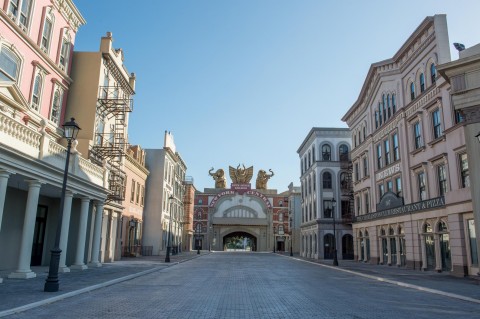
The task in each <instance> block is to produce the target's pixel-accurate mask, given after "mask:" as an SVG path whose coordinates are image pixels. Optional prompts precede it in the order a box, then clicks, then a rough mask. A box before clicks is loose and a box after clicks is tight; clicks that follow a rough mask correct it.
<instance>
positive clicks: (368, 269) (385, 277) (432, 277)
mask: <svg viewBox="0 0 480 319" xmlns="http://www.w3.org/2000/svg"><path fill="white" fill-rule="evenodd" d="M283 256H286V257H289V258H294V259H297V260H300V261H303V262H310V263H315V264H319V265H321V266H323V267H328V268H331V269H338V270H340V271H344V272H348V273H352V274H355V275H359V276H362V277H367V278H370V279H372V280H379V281H384V282H388V283H391V284H393V285H398V286H402V287H407V288H411V289H416V290H422V291H427V292H430V293H435V294H439V295H443V296H448V297H452V298H456V299H462V300H466V301H471V302H475V303H479V304H480V277H464V278H463V277H455V276H453V275H450V274H449V273H448V272H441V273H437V272H435V271H421V270H419V269H417V270H413V269H405V268H399V267H396V266H386V265H372V264H368V263H363V262H357V261H353V260H339V261H338V264H339V265H338V266H333V265H332V264H333V261H332V260H312V259H307V258H303V257H299V256H298V255H294V256H293V257H290V256H288V255H287V254H285V255H283Z"/></svg>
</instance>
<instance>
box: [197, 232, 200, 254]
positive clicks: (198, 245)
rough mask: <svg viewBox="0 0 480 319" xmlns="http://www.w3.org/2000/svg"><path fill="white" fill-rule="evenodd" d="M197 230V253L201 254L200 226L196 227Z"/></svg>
mask: <svg viewBox="0 0 480 319" xmlns="http://www.w3.org/2000/svg"><path fill="white" fill-rule="evenodd" d="M196 231H197V240H196V242H197V255H200V227H198V226H197V228H196Z"/></svg>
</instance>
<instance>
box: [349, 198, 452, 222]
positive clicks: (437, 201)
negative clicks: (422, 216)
mask: <svg viewBox="0 0 480 319" xmlns="http://www.w3.org/2000/svg"><path fill="white" fill-rule="evenodd" d="M443 206H445V198H444V197H443V196H442V197H436V198H432V199H427V200H424V201H421V202H417V203H413V204H408V205H405V206H401V207H396V208H392V209H386V210H382V211H378V212H374V213H370V214H365V215H361V216H356V217H355V222H363V221H367V220H373V219H379V218H386V217H391V216H398V215H404V214H411V213H416V212H419V211H424V210H430V209H433V208H438V207H443Z"/></svg>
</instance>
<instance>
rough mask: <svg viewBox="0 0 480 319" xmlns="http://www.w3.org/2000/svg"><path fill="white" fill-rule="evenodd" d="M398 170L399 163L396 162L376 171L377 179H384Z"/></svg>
mask: <svg viewBox="0 0 480 319" xmlns="http://www.w3.org/2000/svg"><path fill="white" fill-rule="evenodd" d="M398 172H400V163H397V164H395V165H393V166H391V167H389V168H387V169H384V170H383V171H381V172H379V173H377V181H379V180H381V179H384V178H386V177H389V176H392V175H394V174H396V173H398Z"/></svg>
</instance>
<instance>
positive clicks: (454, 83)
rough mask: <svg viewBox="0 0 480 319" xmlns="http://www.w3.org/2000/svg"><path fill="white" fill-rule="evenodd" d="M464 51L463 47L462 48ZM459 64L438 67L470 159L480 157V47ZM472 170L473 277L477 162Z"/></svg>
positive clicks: (479, 211) (479, 201)
mask: <svg viewBox="0 0 480 319" xmlns="http://www.w3.org/2000/svg"><path fill="white" fill-rule="evenodd" d="M460 48H461V47H460ZM459 55H460V58H459V59H458V60H456V61H452V62H448V63H445V64H442V65H439V67H438V70H439V72H440V73H441V74H442V75H443V76H444V77H445V79H446V80H447V81H448V82H449V83H450V84H451V89H450V93H451V96H452V103H453V107H454V108H455V110H456V111H458V112H460V113H461V116H462V117H463V118H464V122H463V123H464V131H465V142H466V147H467V154H468V158H470V159H476V158H478V156H479V154H480V139H479V136H480V117H479V114H480V44H477V45H475V46H473V47H471V48H468V49H466V50H462V51H460V52H459ZM466 165H467V169H468V170H469V180H470V190H471V192H472V201H473V211H474V214H473V218H468V219H466V227H465V228H466V229H465V230H466V233H465V236H466V237H467V238H468V240H467V242H466V244H467V245H466V252H467V263H468V265H469V269H471V273H477V274H478V273H479V272H478V271H479V265H478V263H479V259H478V247H480V238H479V236H478V234H480V167H479V165H476V163H475V161H474V160H470V162H467V163H466Z"/></svg>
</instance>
